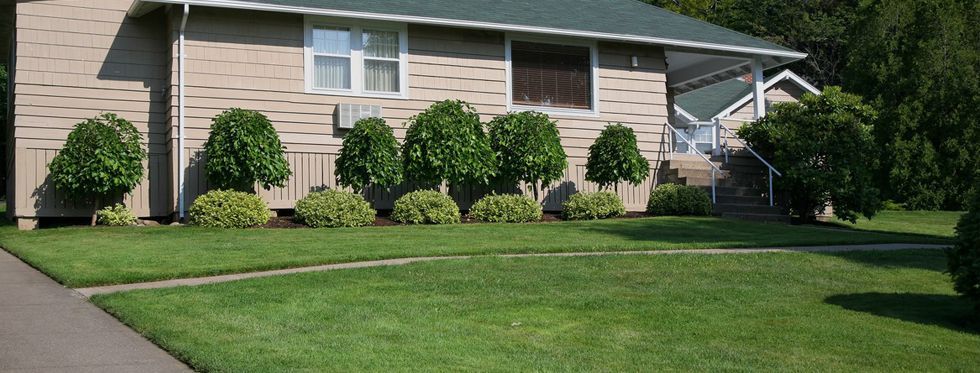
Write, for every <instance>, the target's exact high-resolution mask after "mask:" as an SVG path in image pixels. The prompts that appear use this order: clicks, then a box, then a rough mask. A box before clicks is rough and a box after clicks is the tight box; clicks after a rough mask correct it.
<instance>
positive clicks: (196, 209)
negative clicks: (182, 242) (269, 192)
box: [190, 190, 270, 228]
mask: <svg viewBox="0 0 980 373" xmlns="http://www.w3.org/2000/svg"><path fill="white" fill-rule="evenodd" d="M190 216H191V223H192V224H196V225H200V226H202V227H213V228H247V227H254V226H256V225H262V224H265V223H267V222H269V216H270V214H269V207H268V206H266V204H265V201H263V200H262V198H259V196H257V195H255V194H253V193H245V192H239V191H235V190H212V191H210V192H207V193H205V194H202V195H201V196H199V197H197V199H195V200H194V203H192V204H191V209H190Z"/></svg>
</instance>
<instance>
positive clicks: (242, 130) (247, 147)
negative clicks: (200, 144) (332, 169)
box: [204, 108, 292, 192]
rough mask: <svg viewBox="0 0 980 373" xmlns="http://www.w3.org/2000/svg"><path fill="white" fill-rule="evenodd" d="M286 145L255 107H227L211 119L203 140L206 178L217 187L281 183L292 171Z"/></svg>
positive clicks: (249, 188)
mask: <svg viewBox="0 0 980 373" xmlns="http://www.w3.org/2000/svg"><path fill="white" fill-rule="evenodd" d="M284 149H285V148H284V147H283V146H282V143H281V142H280V141H279V134H278V133H276V129H275V128H273V127H272V123H270V122H269V119H268V118H266V117H265V115H262V113H259V112H257V111H254V110H244V109H238V108H232V109H228V110H227V111H225V112H223V113H221V114H218V116H216V117H214V119H213V120H212V122H211V134H210V135H208V141H207V142H205V143H204V150H205V152H206V153H207V156H208V159H207V173H208V181H209V182H210V183H211V184H212V185H214V186H215V187H216V188H217V189H232V190H237V191H243V192H254V191H255V183H256V182H258V183H260V184H261V185H262V187H263V188H265V189H267V190H268V189H270V188H272V187H273V186H277V187H282V186H284V185H285V182H286V179H287V178H289V175H291V174H292V171H290V170H289V163H288V162H287V161H286V155H285V153H284V151H283V150H284Z"/></svg>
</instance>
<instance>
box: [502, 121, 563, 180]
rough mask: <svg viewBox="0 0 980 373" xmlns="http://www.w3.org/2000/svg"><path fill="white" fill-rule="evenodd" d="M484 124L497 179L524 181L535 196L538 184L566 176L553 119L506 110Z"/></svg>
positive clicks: (561, 148) (561, 149) (559, 139)
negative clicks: (494, 154)
mask: <svg viewBox="0 0 980 373" xmlns="http://www.w3.org/2000/svg"><path fill="white" fill-rule="evenodd" d="M487 127H489V129H490V131H489V136H490V147H492V148H493V151H494V152H496V154H497V160H498V161H499V162H500V167H499V169H498V171H497V179H498V180H500V181H504V182H508V183H513V184H517V183H519V182H522V181H523V182H525V183H527V184H528V185H529V186H530V187H531V189H533V190H534V198H535V199H537V198H538V190H539V188H540V186H548V185H550V184H552V183H554V182H556V181H558V180H561V178H562V177H563V176H564V175H565V168H567V167H568V161H567V160H566V158H567V156H566V155H565V149H564V148H563V147H562V146H561V138H560V137H559V136H558V127H557V125H556V124H555V121H553V120H551V118H549V117H548V115H547V114H542V113H537V112H533V111H522V112H516V113H509V114H507V115H501V116H499V117H496V118H493V120H492V121H490V123H489V124H488V125H487ZM539 183H540V186H539Z"/></svg>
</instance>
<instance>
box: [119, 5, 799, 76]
mask: <svg viewBox="0 0 980 373" xmlns="http://www.w3.org/2000/svg"><path fill="white" fill-rule="evenodd" d="M154 3H155V4H189V5H196V6H208V7H218V8H232V9H247V10H259V11H275V12H283V13H298V14H307V15H321V16H331V17H345V18H358V19H370V20H379V21H396V22H406V23H418V24H429V25H439V26H452V27H466V28H477V29H485V30H495V31H511V32H527V33H534V34H547V35H559V36H570V37H581V38H589V39H596V40H606V41H621V42H631V43H643V44H656V45H663V46H671V47H681V48H692V49H703V50H712V51H721V52H728V53H733V54H740V55H753V56H754V55H761V56H771V57H779V58H786V59H790V60H792V61H795V60H799V59H803V58H805V57H806V56H807V55H806V53H800V52H796V51H790V50H777V49H765V48H755V47H741V46H734V45H725V44H714V43H705V42H696V41H687V40H677V39H668V38H657V37H649V36H639V35H627V34H611V33H603V32H595V31H580V30H568V29H557V28H550V27H535V26H522V25H512V24H502V23H491V22H476V21H465V20H456V19H446V18H432V17H418V16H406V15H397V14H382V13H367V12H354V11H344V10H335V9H318V8H307V7H296V6H285V5H269V4H259V3H252V2H246V1H237V0H135V1H134V2H133V5H132V6H131V7H130V12H129V15H130V16H132V17H138V16H140V15H142V14H140V9H145V8H144V5H146V4H154ZM144 14H145V13H144ZM790 62H791V61H790Z"/></svg>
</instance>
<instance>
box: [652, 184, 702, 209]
mask: <svg viewBox="0 0 980 373" xmlns="http://www.w3.org/2000/svg"><path fill="white" fill-rule="evenodd" d="M647 212H649V213H650V214H653V215H665V216H682V215H695V216H706V215H711V197H709V196H708V193H706V192H705V191H704V190H702V189H701V188H698V187H695V186H688V185H679V184H660V185H658V186H657V187H656V188H655V189H654V190H653V191H651V192H650V201H649V202H647Z"/></svg>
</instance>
